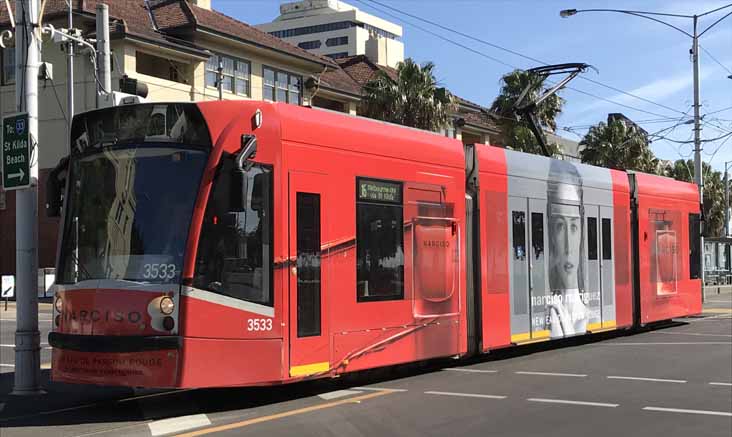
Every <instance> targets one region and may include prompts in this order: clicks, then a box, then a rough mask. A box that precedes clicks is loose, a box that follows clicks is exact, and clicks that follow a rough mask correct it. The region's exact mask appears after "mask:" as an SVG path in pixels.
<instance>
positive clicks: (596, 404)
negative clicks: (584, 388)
mask: <svg viewBox="0 0 732 437" xmlns="http://www.w3.org/2000/svg"><path fill="white" fill-rule="evenodd" d="M526 400H527V401H529V402H544V403H547V404H569V405H587V406H590V407H608V408H615V407H617V406H618V405H620V404H606V403H604V402H585V401H568V400H566V399H544V398H529V399H526Z"/></svg>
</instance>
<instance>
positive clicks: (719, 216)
mask: <svg viewBox="0 0 732 437" xmlns="http://www.w3.org/2000/svg"><path fill="white" fill-rule="evenodd" d="M702 174H703V175H704V200H703V202H702V204H703V205H704V236H705V237H719V236H722V235H724V178H723V177H722V173H721V172H718V171H714V170H712V166H710V165H709V164H707V163H706V162H703V163H702ZM665 175H666V176H668V177H671V178H674V179H677V180H680V181H685V182H693V181H694V161H692V160H690V159H689V160H686V161H685V160H683V159H679V160H677V161H676V162H674V164H673V166H672V167H670V168H669V169H667V170H666V173H665Z"/></svg>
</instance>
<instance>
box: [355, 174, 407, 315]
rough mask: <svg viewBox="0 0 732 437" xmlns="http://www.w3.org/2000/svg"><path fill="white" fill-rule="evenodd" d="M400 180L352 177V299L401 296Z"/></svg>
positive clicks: (402, 246) (402, 291)
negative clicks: (353, 282) (353, 270)
mask: <svg viewBox="0 0 732 437" xmlns="http://www.w3.org/2000/svg"><path fill="white" fill-rule="evenodd" d="M402 188H403V187H402V183H401V182H393V181H383V180H377V179H367V178H360V177H359V178H356V298H357V300H358V302H368V301H379V300H400V299H403V298H404V225H403V223H404V208H403V203H402Z"/></svg>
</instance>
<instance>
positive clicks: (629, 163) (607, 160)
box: [580, 120, 658, 173]
mask: <svg viewBox="0 0 732 437" xmlns="http://www.w3.org/2000/svg"><path fill="white" fill-rule="evenodd" d="M580 149H581V150H580V158H581V159H582V162H584V163H587V164H592V165H598V166H601V167H608V168H614V169H617V170H637V171H642V172H646V173H656V172H657V169H658V159H656V157H655V156H654V155H653V152H652V151H651V149H650V147H649V146H648V136H647V135H646V133H645V132H643V131H642V130H641V129H640V128H639V127H638V126H636V125H635V124H632V123H626V122H624V121H622V120H612V121H610V123H609V124H605V123H603V122H600V123H598V124H597V125H595V126H592V127H591V128H590V130H589V131H588V132H587V134H586V135H585V137H584V138H583V139H582V141H580Z"/></svg>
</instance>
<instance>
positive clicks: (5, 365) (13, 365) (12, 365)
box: [0, 363, 15, 367]
mask: <svg viewBox="0 0 732 437" xmlns="http://www.w3.org/2000/svg"><path fill="white" fill-rule="evenodd" d="M0 367H15V364H2V363H0Z"/></svg>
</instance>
